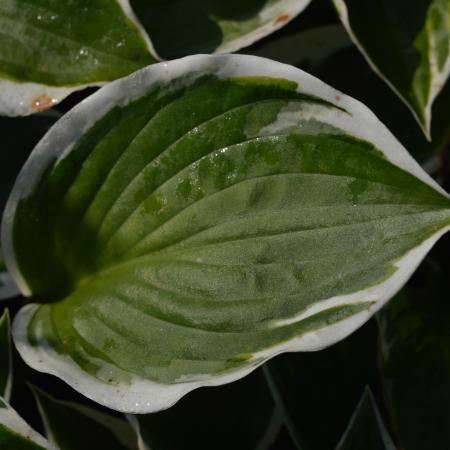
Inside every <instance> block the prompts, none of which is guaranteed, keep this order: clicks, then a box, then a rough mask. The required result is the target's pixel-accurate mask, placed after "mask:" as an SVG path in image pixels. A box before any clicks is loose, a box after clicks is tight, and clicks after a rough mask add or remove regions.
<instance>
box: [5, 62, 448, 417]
mask: <svg viewBox="0 0 450 450" xmlns="http://www.w3.org/2000/svg"><path fill="white" fill-rule="evenodd" d="M192 67H195V68H196V70H195V71H192V69H191V68H192ZM335 103H336V104H335ZM350 132H351V133H352V135H350V134H349V133H350ZM363 138H365V139H369V138H370V139H373V142H378V145H380V146H381V148H376V147H375V146H374V145H373V144H371V143H369V142H364V141H362V140H361V139H363ZM383 152H385V153H383ZM391 160H393V161H397V164H399V165H400V166H402V167H404V168H403V169H402V168H400V167H399V166H398V165H396V164H394V163H393V162H391ZM408 170H410V171H411V172H412V173H414V174H415V175H413V174H412V173H409V172H408ZM416 177H419V178H421V179H422V180H424V181H420V180H419V178H416ZM431 185H433V186H435V185H434V184H433V182H432V181H431V180H430V179H429V178H428V177H427V175H426V174H425V173H424V172H423V171H421V169H420V168H419V167H418V166H417V164H416V163H415V162H414V161H413V160H412V158H410V157H409V155H408V154H407V153H406V151H405V150H404V149H403V148H402V147H401V146H400V145H399V144H398V143H397V142H396V141H395V139H394V138H393V137H392V136H391V135H390V134H389V132H388V131H387V130H386V129H385V128H383V127H382V125H381V124H380V123H379V122H378V121H377V120H376V119H375V118H374V116H373V115H371V113H370V112H369V111H368V110H367V109H366V108H364V107H363V106H362V105H361V104H360V103H357V102H355V101H353V100H351V99H349V98H347V97H344V96H343V95H342V94H340V93H338V92H336V91H333V90H332V89H331V88H329V87H327V86H326V85H324V84H323V83H321V82H319V81H318V80H316V79H314V78H313V77H310V76H308V75H306V74H305V73H303V72H301V71H299V70H297V69H294V68H291V67H289V66H284V65H280V64H277V63H274V62H271V61H269V60H264V59H260V58H254V57H248V56H237V55H234V56H223V57H207V56H199V57H191V58H187V59H183V60H178V61H174V62H171V63H169V64H161V65H157V66H151V67H150V68H148V69H145V70H144V71H141V72H139V73H137V74H136V75H134V76H132V77H130V78H129V79H124V80H123V81H119V82H117V83H115V84H113V85H111V86H109V87H106V88H104V89H103V90H101V91H99V93H97V94H95V95H94V96H92V97H91V98H90V99H89V100H88V101H87V102H84V103H83V104H81V105H80V106H79V107H78V108H76V109H75V110H74V111H73V112H72V113H70V114H68V115H67V116H66V117H65V118H64V119H62V120H61V121H60V122H59V123H58V124H57V125H56V126H55V127H54V128H53V130H52V131H51V132H50V133H49V134H48V135H47V137H46V138H44V140H43V141H42V142H41V144H40V145H39V146H38V147H37V148H36V150H35V151H34V153H33V155H32V157H31V159H30V160H29V162H28V163H27V165H26V167H25V168H24V170H23V172H22V174H21V176H20V177H19V180H18V182H17V184H16V187H15V189H14V191H13V194H12V197H11V199H10V203H9V205H8V210H7V212H6V215H5V222H4V226H3V241H2V242H3V245H4V247H5V249H8V251H7V263H8V265H9V267H10V269H11V272H12V273H13V275H14V276H15V278H16V281H17V282H18V283H19V285H20V287H21V289H22V290H23V292H26V293H29V294H32V295H33V296H34V299H35V300H36V301H40V302H45V303H47V302H51V303H47V304H45V305H42V306H36V305H35V306H33V305H31V306H27V307H26V308H25V309H24V310H22V313H21V314H19V318H18V320H16V325H15V339H16V344H17V346H18V348H19V351H20V352H21V353H22V355H23V356H24V358H25V360H27V362H28V363H30V364H31V365H33V367H36V368H38V369H40V370H44V371H50V372H51V373H55V374H57V375H59V376H61V377H62V378H63V379H65V380H66V381H68V382H69V383H71V384H72V385H73V386H75V387H76V388H78V389H80V390H81V391H82V392H83V393H85V394H86V395H88V396H90V397H94V398H95V399H96V400H97V401H99V402H101V403H104V404H107V405H109V406H111V407H114V408H118V409H122V410H127V411H139V412H148V411H154V410H157V409H161V408H165V407H167V406H169V405H171V404H173V403H174V401H176V400H177V399H178V398H179V397H181V396H182V395H183V394H184V393H186V392H188V391H189V390H192V389H193V388H195V387H198V386H200V385H209V384H222V383H225V382H229V381H232V380H235V379H237V378H240V377H242V376H244V375H245V374H247V373H248V372H249V371H251V370H253V369H254V368H255V367H256V366H258V365H259V364H261V363H262V362H264V361H265V360H266V359H267V358H269V357H271V356H273V355H274V354H276V353H279V352H282V351H289V350H291V351H292V350H316V349H320V348H323V347H325V346H327V345H330V344H332V343H334V342H336V341H338V340H340V339H342V338H343V337H345V336H346V335H348V334H349V333H350V332H352V331H353V330H354V329H356V328H357V327H358V326H360V325H361V324H362V323H364V321H365V320H367V319H368V318H369V317H370V316H371V314H373V312H374V311H375V310H377V309H378V308H380V307H381V306H382V304H383V303H384V302H385V301H387V299H388V298H389V297H390V296H392V295H393V293H395V292H396V291H397V290H398V289H399V288H400V286H401V285H402V284H403V283H404V282H405V280H406V279H407V277H408V276H409V274H410V273H411V272H412V271H413V270H414V267H415V266H416V265H417V264H418V262H419V261H420V259H421V258H422V257H423V255H424V254H425V253H426V251H427V250H428V248H429V247H430V246H431V245H432V244H433V242H434V241H435V240H436V239H437V238H438V236H439V235H440V234H442V233H443V232H444V229H445V228H446V227H448V226H449V225H450V201H449V199H448V198H447V197H446V196H445V195H443V194H442V193H441V192H438V191H437V190H436V189H439V188H437V187H436V189H435V188H434V187H432V186H431ZM413 249H414V251H413V252H412V250H413ZM67 364H68V366H67V367H66V365H67ZM69 366H70V368H69ZM113 392H115V395H112V393H113ZM144 394H145V395H144Z"/></svg>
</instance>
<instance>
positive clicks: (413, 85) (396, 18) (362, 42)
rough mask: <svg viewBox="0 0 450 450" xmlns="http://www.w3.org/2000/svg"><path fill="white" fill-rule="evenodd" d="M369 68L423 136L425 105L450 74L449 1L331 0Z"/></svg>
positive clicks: (426, 127)
mask: <svg viewBox="0 0 450 450" xmlns="http://www.w3.org/2000/svg"><path fill="white" fill-rule="evenodd" d="M334 3H335V5H336V7H337V9H338V11H339V14H340V16H341V19H342V21H343V23H344V25H345V26H346V28H347V29H348V31H349V33H350V35H351V37H352V38H353V40H354V41H355V43H356V44H357V45H358V47H359V48H360V49H361V50H362V52H363V53H364V55H365V56H366V58H367V59H368V61H369V63H370V64H371V65H372V67H373V68H374V69H375V71H376V72H377V73H378V74H380V75H381V76H382V77H383V78H384V79H385V80H386V81H387V82H388V83H389V84H390V85H391V87H392V88H393V89H394V90H395V91H396V92H397V93H398V94H399V95H400V96H401V97H402V98H403V99H404V100H405V102H406V103H407V104H408V106H409V107H410V108H411V110H412V111H413V113H414V115H415V116H416V118H417V120H418V121H419V123H420V124H421V126H422V127H423V129H424V132H425V133H426V134H427V135H429V133H430V124H431V106H432V103H433V101H434V99H435V98H436V96H437V95H438V94H439V92H440V91H441V89H442V88H443V86H444V84H445V82H446V81H447V79H448V76H449V74H450V1H449V0H417V1H414V2H411V1H409V0H375V1H374V0H334Z"/></svg>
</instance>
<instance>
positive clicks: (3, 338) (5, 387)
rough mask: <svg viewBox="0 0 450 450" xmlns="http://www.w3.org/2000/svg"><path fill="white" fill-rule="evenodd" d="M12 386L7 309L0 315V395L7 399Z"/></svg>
mask: <svg viewBox="0 0 450 450" xmlns="http://www.w3.org/2000/svg"><path fill="white" fill-rule="evenodd" d="M11 386H12V359H11V335H10V320H9V311H8V310H7V309H5V310H4V312H3V315H2V316H1V317H0V396H1V397H3V398H4V399H5V400H7V401H9V399H10V397H11Z"/></svg>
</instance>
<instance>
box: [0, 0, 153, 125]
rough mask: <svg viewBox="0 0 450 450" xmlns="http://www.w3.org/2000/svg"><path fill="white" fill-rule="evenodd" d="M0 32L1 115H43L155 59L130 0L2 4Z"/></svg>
mask: <svg viewBox="0 0 450 450" xmlns="http://www.w3.org/2000/svg"><path fill="white" fill-rule="evenodd" d="M0 29H1V30H2V33H1V35H0V114H4V115H12V116H15V115H24V114H30V113H32V112H37V111H42V110H44V109H46V108H49V107H51V106H53V105H54V104H55V103H57V102H58V101H59V100H61V99H62V98H64V97H65V96H66V95H68V94H69V93H70V92H72V91H74V90H76V89H80V88H81V87H83V86H87V85H99V84H100V85H101V84H103V83H105V82H107V81H111V80H114V79H116V78H119V77H122V76H124V75H128V74H130V73H131V72H134V71H135V70H137V69H138V68H140V67H143V66H145V65H147V64H150V63H152V62H154V61H155V59H154V58H153V57H152V56H151V55H150V53H149V48H150V47H151V46H150V44H149V42H148V38H147V37H146V35H145V33H143V31H142V30H141V29H140V26H139V25H138V24H137V22H136V20H135V18H134V14H133V13H132V11H131V8H130V6H129V4H128V0H89V1H86V0H74V1H70V2H68V1H60V0H2V1H1V2H0Z"/></svg>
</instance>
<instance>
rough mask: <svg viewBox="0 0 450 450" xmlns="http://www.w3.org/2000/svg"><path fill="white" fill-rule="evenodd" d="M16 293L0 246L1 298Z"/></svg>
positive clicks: (3, 298) (17, 291) (12, 295)
mask: <svg viewBox="0 0 450 450" xmlns="http://www.w3.org/2000/svg"><path fill="white" fill-rule="evenodd" d="M16 295H19V290H18V289H17V286H16V284H15V283H14V281H13V279H12V278H11V276H10V275H9V273H8V269H7V268H6V265H5V262H4V261H3V257H2V249H1V248H0V300H5V299H7V298H11V297H15V296H16ZM0 393H1V391H0ZM0 395H1V394H0Z"/></svg>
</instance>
